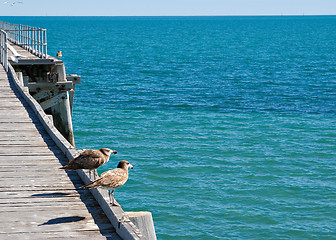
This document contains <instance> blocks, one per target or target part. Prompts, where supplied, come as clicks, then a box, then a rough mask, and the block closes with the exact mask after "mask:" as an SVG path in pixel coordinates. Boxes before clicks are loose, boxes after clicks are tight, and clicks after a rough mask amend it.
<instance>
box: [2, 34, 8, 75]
mask: <svg viewBox="0 0 336 240" xmlns="http://www.w3.org/2000/svg"><path fill="white" fill-rule="evenodd" d="M0 62H1V64H2V65H3V66H4V68H5V70H6V72H8V56H7V33H6V32H5V31H3V30H1V31H0Z"/></svg>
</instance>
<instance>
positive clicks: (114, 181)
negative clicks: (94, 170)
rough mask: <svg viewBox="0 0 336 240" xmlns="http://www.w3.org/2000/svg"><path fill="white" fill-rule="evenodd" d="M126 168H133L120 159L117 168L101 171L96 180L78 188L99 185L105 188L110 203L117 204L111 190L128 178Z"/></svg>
mask: <svg viewBox="0 0 336 240" xmlns="http://www.w3.org/2000/svg"><path fill="white" fill-rule="evenodd" d="M128 168H130V169H133V166H132V165H131V164H130V163H129V162H128V161H126V160H122V161H120V162H119V164H118V166H117V168H115V169H112V170H109V171H106V172H104V173H102V175H101V176H100V177H99V178H98V179H97V180H95V181H93V182H92V183H89V184H87V185H84V186H82V187H80V188H85V189H90V188H96V187H101V188H104V189H107V190H108V194H109V198H110V204H111V205H112V206H119V204H118V203H116V202H115V201H114V197H113V192H114V190H115V189H117V188H119V187H121V186H122V185H124V184H125V183H126V181H127V179H128Z"/></svg>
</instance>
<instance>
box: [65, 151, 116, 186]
mask: <svg viewBox="0 0 336 240" xmlns="http://www.w3.org/2000/svg"><path fill="white" fill-rule="evenodd" d="M78 152H79V156H77V157H75V158H74V159H72V160H71V161H70V162H69V164H68V165H66V166H63V167H61V168H60V169H65V170H76V169H89V170H90V172H89V173H90V178H91V171H92V170H94V179H95V178H96V175H97V172H96V169H97V168H98V167H100V166H101V165H103V164H105V163H107V162H108V160H109V159H110V155H111V154H112V153H113V154H117V151H116V150H111V149H109V148H101V149H99V150H91V149H83V150H79V151H78Z"/></svg>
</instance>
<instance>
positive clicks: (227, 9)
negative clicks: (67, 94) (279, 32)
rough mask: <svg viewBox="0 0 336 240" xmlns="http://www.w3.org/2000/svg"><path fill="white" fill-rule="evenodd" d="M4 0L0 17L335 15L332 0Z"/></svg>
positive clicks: (335, 6) (333, 1)
mask: <svg viewBox="0 0 336 240" xmlns="http://www.w3.org/2000/svg"><path fill="white" fill-rule="evenodd" d="M5 1H7V0H5ZM5 1H4V0H1V2H0V16H27V15H28V16H46V15H47V16H176V15H177V16H190V15H281V14H283V15H302V14H304V15H336V0H54V1H50V0H18V1H19V2H20V1H21V2H23V3H16V4H14V6H10V3H12V2H14V1H9V4H3V2H5Z"/></svg>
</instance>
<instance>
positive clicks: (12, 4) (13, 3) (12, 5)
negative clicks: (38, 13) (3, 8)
mask: <svg viewBox="0 0 336 240" xmlns="http://www.w3.org/2000/svg"><path fill="white" fill-rule="evenodd" d="M7 3H8V2H4V4H7ZM17 3H20V4H21V3H23V2H12V3H11V7H14V5H15V4H17Z"/></svg>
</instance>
